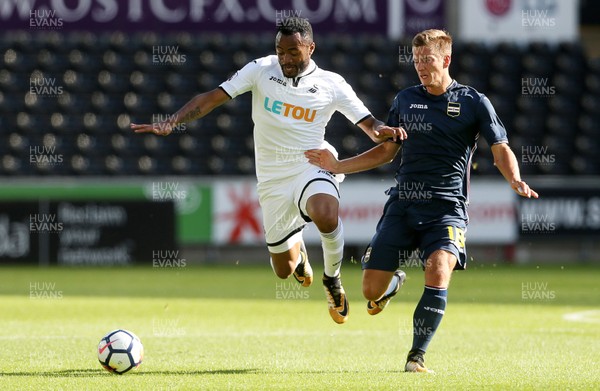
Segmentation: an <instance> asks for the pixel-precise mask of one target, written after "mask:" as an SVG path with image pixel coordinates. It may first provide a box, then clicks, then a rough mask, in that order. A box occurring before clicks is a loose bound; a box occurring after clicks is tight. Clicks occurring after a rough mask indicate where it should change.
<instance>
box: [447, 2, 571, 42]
mask: <svg viewBox="0 0 600 391" xmlns="http://www.w3.org/2000/svg"><path fill="white" fill-rule="evenodd" d="M578 12H579V1H578V0H460V1H459V2H458V12H457V18H458V29H457V33H456V34H455V37H456V38H458V39H462V40H466V41H482V42H486V43H496V42H504V41H509V42H519V43H528V42H536V41H544V42H562V41H575V40H577V39H578V37H579V20H578V19H579V17H578Z"/></svg>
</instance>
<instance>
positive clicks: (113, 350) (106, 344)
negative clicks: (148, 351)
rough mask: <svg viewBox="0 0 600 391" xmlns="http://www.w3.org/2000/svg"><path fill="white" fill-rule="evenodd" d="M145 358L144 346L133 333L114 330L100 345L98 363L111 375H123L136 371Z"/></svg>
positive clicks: (103, 338)
mask: <svg viewBox="0 0 600 391" xmlns="http://www.w3.org/2000/svg"><path fill="white" fill-rule="evenodd" d="M143 358H144V346H143V345H142V342H141V341H140V339H139V338H138V337H137V335H135V334H134V333H132V332H131V331H127V330H122V329H118V330H113V331H111V332H110V333H108V334H106V335H105V336H104V337H102V339H101V340H100V343H99V344H98V361H100V364H101V365H102V367H104V369H106V370H107V371H109V372H111V373H115V374H118V375H122V374H124V373H127V372H128V371H130V370H132V369H136V368H137V367H139V366H140V364H141V363H142V359H143Z"/></svg>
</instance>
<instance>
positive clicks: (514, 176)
mask: <svg viewBox="0 0 600 391" xmlns="http://www.w3.org/2000/svg"><path fill="white" fill-rule="evenodd" d="M491 149H492V154H493V155H494V165H495V166H496V167H498V170H500V172H501V173H502V175H503V176H504V178H505V179H506V180H507V181H508V183H510V187H512V189H513V190H514V191H515V192H516V193H517V194H518V195H520V196H522V197H527V198H531V197H533V198H538V193H536V192H535V191H534V190H533V189H531V188H530V187H529V185H528V184H527V183H525V182H524V181H522V180H521V174H520V172H519V163H518V162H517V158H516V156H515V154H514V153H513V151H512V150H511V149H510V147H509V146H508V144H506V143H502V144H494V145H492V148H491Z"/></svg>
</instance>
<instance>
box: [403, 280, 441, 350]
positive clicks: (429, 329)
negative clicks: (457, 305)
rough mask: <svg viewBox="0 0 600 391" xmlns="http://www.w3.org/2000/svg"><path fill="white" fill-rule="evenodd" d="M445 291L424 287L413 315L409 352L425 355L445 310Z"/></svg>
mask: <svg viewBox="0 0 600 391" xmlns="http://www.w3.org/2000/svg"><path fill="white" fill-rule="evenodd" d="M447 296H448V290H447V289H440V288H432V287H428V286H427V285H425V290H424V291H423V296H421V300H420V301H419V304H417V308H415V313H414V315H413V344H412V348H411V352H417V351H419V352H420V353H425V351H426V350H427V346H428V345H429V342H431V339H432V338H433V335H434V334H435V331H436V330H437V328H438V326H439V325H440V322H441V321H442V317H443V316H444V311H445V310H446V298H447Z"/></svg>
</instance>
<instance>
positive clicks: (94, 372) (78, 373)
mask: <svg viewBox="0 0 600 391" xmlns="http://www.w3.org/2000/svg"><path fill="white" fill-rule="evenodd" d="M259 372H260V371H259V370H258V369H215V370H196V371H194V370H192V371H185V370H180V371H143V370H141V371H132V372H128V373H126V375H128V376H129V375H138V376H139V375H142V376H144V375H188V376H190V375H191V376H195V375H244V374H252V373H259ZM2 376H15V377H19V376H23V377H27V376H44V377H95V376H114V375H111V374H110V373H108V372H106V371H104V370H103V369H63V370H60V371H39V372H34V371H25V372H0V378H1V377H2Z"/></svg>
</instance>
